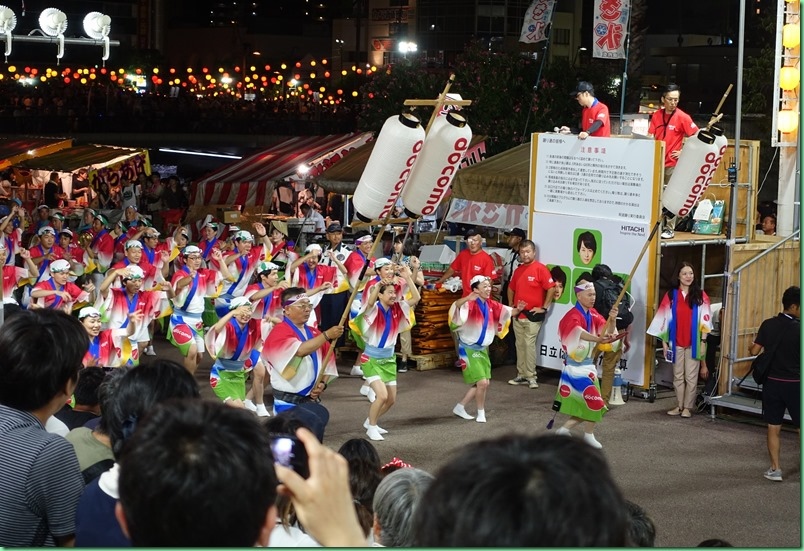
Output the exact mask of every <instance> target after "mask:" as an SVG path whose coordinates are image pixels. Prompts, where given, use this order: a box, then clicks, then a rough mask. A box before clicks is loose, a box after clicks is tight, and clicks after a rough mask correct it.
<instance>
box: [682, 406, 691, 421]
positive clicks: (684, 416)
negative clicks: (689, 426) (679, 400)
mask: <svg viewBox="0 0 804 551" xmlns="http://www.w3.org/2000/svg"><path fill="white" fill-rule="evenodd" d="M681 417H683V418H684V419H689V418H690V417H692V413H691V412H690V410H688V409H687V408H684V411H682V412H681Z"/></svg>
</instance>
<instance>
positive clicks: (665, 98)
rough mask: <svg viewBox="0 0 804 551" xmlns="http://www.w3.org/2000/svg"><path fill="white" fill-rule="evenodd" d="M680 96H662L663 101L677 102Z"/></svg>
mask: <svg viewBox="0 0 804 551" xmlns="http://www.w3.org/2000/svg"><path fill="white" fill-rule="evenodd" d="M679 99H681V98H668V97H667V96H665V97H664V101H666V102H667V103H678V100H679Z"/></svg>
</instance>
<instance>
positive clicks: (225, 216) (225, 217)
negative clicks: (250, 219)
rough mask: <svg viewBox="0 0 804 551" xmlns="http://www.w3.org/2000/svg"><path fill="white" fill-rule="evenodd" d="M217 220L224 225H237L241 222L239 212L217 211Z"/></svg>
mask: <svg viewBox="0 0 804 551" xmlns="http://www.w3.org/2000/svg"><path fill="white" fill-rule="evenodd" d="M217 218H218V220H220V221H221V222H223V223H224V224H237V223H238V222H240V221H241V220H242V218H241V216H240V211H239V210H223V209H218V216H217Z"/></svg>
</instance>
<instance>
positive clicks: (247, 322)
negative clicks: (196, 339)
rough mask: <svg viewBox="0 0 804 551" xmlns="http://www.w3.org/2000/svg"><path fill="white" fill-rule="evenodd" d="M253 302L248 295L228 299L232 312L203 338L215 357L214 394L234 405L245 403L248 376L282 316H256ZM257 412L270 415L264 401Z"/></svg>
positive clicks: (259, 362) (239, 405)
mask: <svg viewBox="0 0 804 551" xmlns="http://www.w3.org/2000/svg"><path fill="white" fill-rule="evenodd" d="M251 314H252V312H251V302H250V301H249V299H247V298H246V297H235V298H233V299H232V301H231V302H230V303H229V312H228V313H227V314H226V315H225V316H223V317H222V318H221V319H220V320H218V323H216V324H215V325H213V326H212V327H211V328H210V329H209V331H208V332H207V334H206V337H205V338H204V342H205V344H206V346H207V349H208V350H209V355H210V356H211V357H212V358H214V359H215V363H214V364H212V369H211V370H210V372H209V384H210V386H212V390H213V392H215V395H216V396H217V397H218V398H220V399H221V400H223V402H224V403H226V404H229V405H231V406H234V407H239V408H242V407H245V400H246V377H247V374H248V372H249V371H251V370H252V369H254V368H255V367H256V366H257V364H261V363H262V360H261V359H260V352H261V351H262V347H263V343H264V342H265V339H266V338H267V337H268V333H270V331H271V329H273V326H274V324H277V323H282V320H281V319H279V318H273V317H272V318H270V319H254V318H252V316H251ZM260 405H261V406H262V408H259V409H257V414H258V415H260V416H262V417H267V416H268V411H267V410H266V409H265V405H263V404H260Z"/></svg>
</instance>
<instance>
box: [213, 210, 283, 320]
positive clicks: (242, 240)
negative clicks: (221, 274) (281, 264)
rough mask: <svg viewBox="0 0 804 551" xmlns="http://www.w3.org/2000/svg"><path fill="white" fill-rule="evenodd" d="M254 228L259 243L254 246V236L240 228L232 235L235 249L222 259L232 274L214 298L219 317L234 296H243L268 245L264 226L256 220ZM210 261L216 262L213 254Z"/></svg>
mask: <svg viewBox="0 0 804 551" xmlns="http://www.w3.org/2000/svg"><path fill="white" fill-rule="evenodd" d="M254 230H255V231H256V232H257V237H259V238H260V240H261V241H262V243H261V244H260V245H257V246H254V236H252V235H251V233H250V232H247V231H245V230H241V231H239V232H237V233H236V234H235V236H234V242H235V247H236V251H235V252H233V253H230V254H229V255H228V256H226V257H225V258H224V259H223V261H224V262H225V263H226V265H227V268H228V270H229V272H230V273H231V275H232V282H231V283H227V284H226V285H224V289H223V292H222V293H221V294H220V295H219V296H218V298H216V299H215V312H216V313H217V314H218V317H219V318H221V317H223V316H225V315H226V314H227V312H229V303H230V302H231V301H232V299H233V298H234V297H240V296H243V292H244V291H245V290H246V287H248V282H249V280H251V276H252V275H254V271H255V270H256V269H257V263H258V262H259V261H260V260H263V256H264V255H265V252H266V250H267V248H268V247H269V246H270V241H269V240H268V234H267V233H266V231H265V226H263V225H262V224H260V223H259V222H256V223H255V224H254ZM212 262H213V264H217V261H216V259H215V257H214V256H213V257H212Z"/></svg>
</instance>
